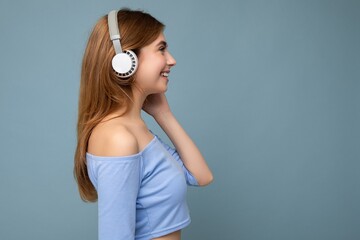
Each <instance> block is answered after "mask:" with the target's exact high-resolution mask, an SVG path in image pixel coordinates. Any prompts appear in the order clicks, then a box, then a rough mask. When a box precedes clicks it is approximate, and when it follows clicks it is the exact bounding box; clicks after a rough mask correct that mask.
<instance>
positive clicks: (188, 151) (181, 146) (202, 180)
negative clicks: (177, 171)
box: [144, 94, 213, 186]
mask: <svg viewBox="0 0 360 240" xmlns="http://www.w3.org/2000/svg"><path fill="white" fill-rule="evenodd" d="M144 110H145V111H146V112H147V113H148V114H150V115H151V116H153V117H154V119H155V121H156V122H157V123H158V124H159V125H160V127H161V128H162V129H163V130H164V132H165V133H166V135H167V136H168V137H169V138H170V140H171V142H172V143H173V144H174V146H175V148H176V150H177V151H178V153H179V155H180V157H181V160H182V161H183V163H184V165H185V167H186V168H187V169H188V170H189V171H190V172H191V174H192V175H193V176H194V177H195V178H196V180H197V182H198V183H199V185H200V186H204V185H207V184H209V183H211V182H212V180H213V175H212V173H211V170H210V169H209V167H208V165H207V163H206V161H205V159H204V157H203V156H202V154H201V152H200V151H199V149H198V148H197V146H196V145H195V143H194V142H193V141H192V140H191V138H190V137H189V135H188V134H187V133H186V132H185V130H184V129H183V128H182V126H181V125H180V123H179V122H178V121H177V119H176V118H175V116H174V115H173V113H172V112H171V110H170V107H169V105H168V102H167V100H166V97H165V95H164V94H155V95H150V96H149V97H148V98H147V100H146V104H145V106H144Z"/></svg>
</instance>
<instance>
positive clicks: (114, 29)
mask: <svg viewBox="0 0 360 240" xmlns="http://www.w3.org/2000/svg"><path fill="white" fill-rule="evenodd" d="M117 13H118V11H117V10H112V11H111V12H110V13H109V14H108V25H109V33H110V39H111V41H112V42H113V45H114V48H115V53H116V54H118V53H122V49H121V44H120V39H121V36H120V31H119V28H118V20H117Z"/></svg>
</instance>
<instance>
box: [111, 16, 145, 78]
mask: <svg viewBox="0 0 360 240" xmlns="http://www.w3.org/2000/svg"><path fill="white" fill-rule="evenodd" d="M117 13H118V11H117V10H112V11H111V12H110V13H109V14H108V25H109V33H110V39H111V41H112V42H113V45H114V49H115V56H114V57H113V59H112V61H111V63H112V67H113V69H114V71H115V73H116V75H117V76H118V77H120V78H128V77H130V76H131V75H133V74H134V73H135V71H136V69H137V67H138V58H137V56H136V54H135V53H134V52H133V51H131V50H125V51H123V50H122V48H121V43H120V39H121V37H120V31H119V27H118V20H117Z"/></svg>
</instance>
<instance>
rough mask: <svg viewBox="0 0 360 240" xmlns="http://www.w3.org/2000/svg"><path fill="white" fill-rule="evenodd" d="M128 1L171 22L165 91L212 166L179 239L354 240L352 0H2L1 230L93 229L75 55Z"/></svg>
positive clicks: (359, 52) (358, 50)
mask: <svg viewBox="0 0 360 240" xmlns="http://www.w3.org/2000/svg"><path fill="white" fill-rule="evenodd" d="M123 6H128V7H131V8H135V9H137V8H140V9H144V10H146V11H149V12H150V13H151V14H152V15H154V16H155V17H157V18H158V19H159V20H161V21H163V22H164V23H165V24H166V25H167V29H166V32H165V34H166V36H167V40H168V42H169V44H170V51H171V52H172V53H173V55H174V57H175V58H176V60H177V63H178V64H177V66H176V67H175V68H174V70H173V71H172V74H171V80H170V86H169V91H168V93H167V95H168V98H169V102H170V104H171V106H172V109H173V112H174V113H175V114H176V115H177V116H178V119H179V121H180V122H181V123H182V124H183V126H184V127H185V128H186V129H187V130H188V132H189V133H190V135H191V136H192V137H193V138H194V140H195V141H196V142H197V144H198V146H199V147H200V149H201V150H202V151H203V153H204V155H205V157H206V158H207V161H208V163H209V165H210V167H211V168H212V170H213V172H214V175H215V182H214V183H213V184H212V185H210V186H209V187H206V188H190V189H189V194H188V201H189V205H190V209H191V215H192V220H193V222H192V224H191V226H189V227H188V228H186V229H185V230H184V232H183V239H191V240H194V239H200V240H202V239H206V240H219V239H221V240H222V239H244V240H260V239H269V240H272V239H274V240H275V239H276V240H282V239H284V240H285V239H286V240H288V239H292V240H297V239H299V240H300V239H314V240H315V239H316V240H319V239H321V240H322V239H324V240H325V239H327V240H329V239H334V240H335V239H360V228H359V225H360V204H359V203H360V176H359V171H360V127H359V123H360V104H359V103H360V97H359V90H360V86H359V81H360V57H359V56H360V44H359V43H360V27H359V26H360V14H359V13H360V1H351V0H345V1H341V0H338V1H334V0H329V1H320V0H312V1H310V0H304V1H291V0H290V1H285V0H283V1H281V0H271V1H265V0H264V1H260V0H256V1H250V0H248V1H244V0H241V1H235V0H234V1H213V0H208V1H190V0H187V1H165V0H153V1H140V0H136V1H111V0H103V1H95V0H86V1H85V0H77V1H70V0H62V1H45V0H44V1H41V0H33V1H25V0H22V1H20V0H18V1H10V0H1V2H0V41H1V44H0V53H1V54H0V66H1V67H0V76H1V80H0V114H1V115H0V136H1V137H0V154H1V155H0V156H1V157H0V159H1V166H0V189H1V197H0V239H4V240H13V239H17V240H18V239H37V240H49V239H54V240H57V239H59V240H60V239H61V240H63V239H96V236H97V213H96V208H97V206H96V204H86V203H83V202H81V200H80V198H79V196H78V193H77V187H76V184H75V181H74V179H73V175H72V168H73V152H74V149H75V137H76V136H75V125H76V117H77V115H76V114H77V98H78V88H79V75H80V64H81V59H82V54H83V51H84V47H85V44H86V41H87V37H88V36H89V33H90V30H91V28H92V26H93V25H94V23H95V22H96V20H97V19H98V18H99V17H100V16H102V15H104V14H106V13H107V12H108V11H110V10H111V9H113V8H120V7H123ZM144 117H145V118H146V119H147V121H148V122H149V125H150V128H152V129H153V130H154V131H156V132H158V133H160V135H161V136H164V135H163V134H162V133H161V132H160V130H159V128H158V127H157V126H156V125H155V124H154V121H152V120H151V119H150V118H148V117H147V116H144Z"/></svg>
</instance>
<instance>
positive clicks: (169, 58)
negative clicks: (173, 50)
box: [167, 52, 176, 66]
mask: <svg viewBox="0 0 360 240" xmlns="http://www.w3.org/2000/svg"><path fill="white" fill-rule="evenodd" d="M167 65H169V66H175V65H176V60H175V58H174V57H173V56H172V55H171V54H170V53H169V52H168V56H167Z"/></svg>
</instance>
